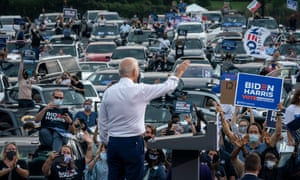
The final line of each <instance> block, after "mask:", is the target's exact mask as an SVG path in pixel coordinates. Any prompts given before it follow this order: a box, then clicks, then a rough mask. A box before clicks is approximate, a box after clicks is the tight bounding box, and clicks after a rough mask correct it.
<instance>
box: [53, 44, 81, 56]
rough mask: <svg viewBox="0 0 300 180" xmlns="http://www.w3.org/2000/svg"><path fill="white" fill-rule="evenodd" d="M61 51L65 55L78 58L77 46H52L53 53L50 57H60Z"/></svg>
mask: <svg viewBox="0 0 300 180" xmlns="http://www.w3.org/2000/svg"><path fill="white" fill-rule="evenodd" d="M60 50H62V51H63V53H64V54H63V55H71V56H77V54H76V46H75V45H72V46H52V49H51V51H50V52H49V54H50V55H59V52H60Z"/></svg>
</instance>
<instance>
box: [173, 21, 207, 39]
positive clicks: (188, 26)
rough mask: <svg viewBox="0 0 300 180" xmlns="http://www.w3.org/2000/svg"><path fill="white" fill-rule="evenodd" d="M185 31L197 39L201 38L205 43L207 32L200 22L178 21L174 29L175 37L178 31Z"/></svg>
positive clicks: (178, 33)
mask: <svg viewBox="0 0 300 180" xmlns="http://www.w3.org/2000/svg"><path fill="white" fill-rule="evenodd" d="M184 31H186V33H187V35H193V36H196V37H197V38H198V39H200V40H202V41H203V43H204V44H206V43H207V34H206V31H205V27H204V24H202V23H201V22H180V23H178V24H177V26H176V29H175V37H174V39H177V38H178V37H179V36H181V35H180V33H182V32H184Z"/></svg>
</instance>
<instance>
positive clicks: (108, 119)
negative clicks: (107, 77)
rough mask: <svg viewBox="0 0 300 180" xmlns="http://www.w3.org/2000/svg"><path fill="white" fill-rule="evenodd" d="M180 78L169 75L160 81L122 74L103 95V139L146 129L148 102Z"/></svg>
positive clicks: (100, 115) (142, 131) (99, 127)
mask: <svg viewBox="0 0 300 180" xmlns="http://www.w3.org/2000/svg"><path fill="white" fill-rule="evenodd" d="M178 81H179V79H178V78H177V77H175V76H170V77H169V78H168V80H167V81H165V82H164V83H161V84H144V83H139V84H138V83H134V82H133V81H132V80H131V79H128V78H121V79H120V81H119V82H118V83H117V84H115V85H113V86H111V87H110V88H108V89H107V90H106V91H105V92H104V95H103V99H102V103H101V106H100V110H99V111H98V112H99V116H98V117H99V123H98V129H99V136H100V143H107V142H108V137H110V136H112V137H131V136H138V135H142V134H143V133H144V132H145V122H144V119H145V111H146V105H147V104H148V103H149V102H150V101H151V100H153V99H155V98H158V97H160V96H163V95H165V94H167V93H169V92H172V91H173V90H175V89H176V87H177V84H178Z"/></svg>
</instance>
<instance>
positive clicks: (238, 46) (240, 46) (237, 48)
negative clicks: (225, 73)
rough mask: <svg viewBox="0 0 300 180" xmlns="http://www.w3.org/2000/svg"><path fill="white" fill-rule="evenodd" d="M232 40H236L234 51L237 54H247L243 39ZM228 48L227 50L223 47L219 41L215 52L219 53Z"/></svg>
mask: <svg viewBox="0 0 300 180" xmlns="http://www.w3.org/2000/svg"><path fill="white" fill-rule="evenodd" d="M230 41H234V42H235V45H236V46H235V49H234V53H235V54H246V50H245V48H244V44H243V41H242V40H230ZM227 51H228V50H225V49H224V48H223V47H222V43H217V45H216V47H215V53H217V54H221V53H222V52H223V53H224V52H227Z"/></svg>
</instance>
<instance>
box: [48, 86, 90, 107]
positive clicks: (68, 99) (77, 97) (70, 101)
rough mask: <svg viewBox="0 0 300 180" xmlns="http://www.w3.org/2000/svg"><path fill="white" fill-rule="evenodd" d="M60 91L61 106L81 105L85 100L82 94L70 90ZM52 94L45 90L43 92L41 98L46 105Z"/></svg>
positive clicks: (50, 91)
mask: <svg viewBox="0 0 300 180" xmlns="http://www.w3.org/2000/svg"><path fill="white" fill-rule="evenodd" d="M62 91H63V92H64V99H63V105H76V104H78V105H79V104H80V105H81V104H83V102H84V100H85V99H84V97H83V96H82V94H80V93H77V92H76V91H74V90H70V89H63V90H62ZM52 92H53V90H47V91H44V92H43V96H44V98H45V101H46V103H47V104H48V103H49V102H50V101H51V98H52Z"/></svg>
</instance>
